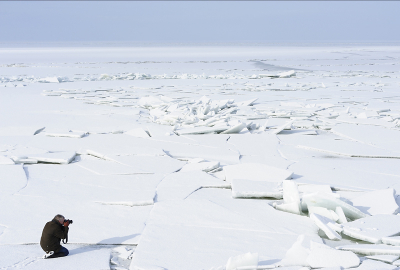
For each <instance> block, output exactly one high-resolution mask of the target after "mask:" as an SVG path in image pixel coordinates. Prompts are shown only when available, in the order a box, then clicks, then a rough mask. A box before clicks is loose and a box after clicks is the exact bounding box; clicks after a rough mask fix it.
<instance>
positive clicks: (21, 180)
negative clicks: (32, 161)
mask: <svg viewBox="0 0 400 270" xmlns="http://www.w3.org/2000/svg"><path fill="white" fill-rule="evenodd" d="M0 184H1V185H0V186H1V188H0V194H1V196H6V195H12V194H14V193H16V192H18V191H19V190H21V189H23V188H24V187H25V186H26V184H27V179H26V175H25V171H24V168H23V166H22V165H0ZM0 222H1V221H0Z"/></svg>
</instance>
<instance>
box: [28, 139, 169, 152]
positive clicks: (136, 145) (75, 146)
mask: <svg viewBox="0 0 400 270" xmlns="http://www.w3.org/2000/svg"><path fill="white" fill-rule="evenodd" d="M140 139H142V138H135V137H132V136H129V135H125V134H90V135H89V136H87V137H85V138H81V139H79V140H73V139H71V138H62V137H46V136H35V137H33V139H32V140H31V141H30V142H29V143H28V146H31V147H37V148H42V149H48V150H51V151H78V150H80V151H84V150H86V149H90V150H93V151H96V152H98V153H101V154H104V155H107V154H114V155H116V154H130V155H149V156H161V155H165V153H164V152H163V151H162V148H157V147H154V146H152V144H151V142H149V141H144V140H145V139H142V140H140Z"/></svg>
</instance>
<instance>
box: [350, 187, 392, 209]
mask: <svg viewBox="0 0 400 270" xmlns="http://www.w3.org/2000/svg"><path fill="white" fill-rule="evenodd" d="M395 195H396V191H395V190H394V189H393V188H388V189H382V190H375V191H371V192H366V193H364V194H363V195H361V196H358V197H356V198H354V199H352V200H351V202H352V203H353V206H355V207H357V208H358V209H360V210H361V211H363V212H364V213H367V214H369V215H378V214H388V215H392V214H396V213H397V212H398V210H399V206H398V205H397V203H396V200H395Z"/></svg>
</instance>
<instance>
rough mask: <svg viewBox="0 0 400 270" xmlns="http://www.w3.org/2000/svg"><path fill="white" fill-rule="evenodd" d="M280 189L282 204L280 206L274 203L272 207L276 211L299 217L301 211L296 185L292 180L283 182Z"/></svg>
mask: <svg viewBox="0 0 400 270" xmlns="http://www.w3.org/2000/svg"><path fill="white" fill-rule="evenodd" d="M282 188H283V203H282V204H277V203H274V204H273V206H274V207H275V208H276V209H278V210H281V211H285V212H289V213H293V214H297V215H300V214H301V211H302V210H301V205H300V194H299V190H298V188H297V183H296V182H295V181H293V180H283V182H282Z"/></svg>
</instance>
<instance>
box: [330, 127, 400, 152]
mask: <svg viewBox="0 0 400 270" xmlns="http://www.w3.org/2000/svg"><path fill="white" fill-rule="evenodd" d="M332 132H333V133H335V134H337V135H339V136H342V137H345V138H349V139H353V140H356V141H360V142H363V143H366V144H370V145H374V146H376V147H379V148H383V149H386V150H389V151H394V152H400V131H398V130H391V129H388V128H383V127H378V126H370V125H351V124H339V125H336V126H335V127H333V128H332Z"/></svg>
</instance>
